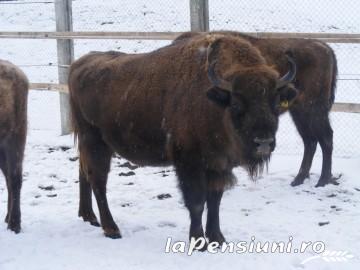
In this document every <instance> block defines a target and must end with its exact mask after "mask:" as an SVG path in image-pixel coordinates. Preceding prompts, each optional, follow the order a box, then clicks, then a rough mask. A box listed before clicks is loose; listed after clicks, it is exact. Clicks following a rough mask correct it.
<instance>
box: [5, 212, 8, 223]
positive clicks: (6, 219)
mask: <svg viewBox="0 0 360 270" xmlns="http://www.w3.org/2000/svg"><path fill="white" fill-rule="evenodd" d="M5 222H6V223H9V214H6V217H5Z"/></svg>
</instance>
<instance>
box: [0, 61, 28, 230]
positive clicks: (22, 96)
mask: <svg viewBox="0 0 360 270" xmlns="http://www.w3.org/2000/svg"><path fill="white" fill-rule="evenodd" d="M28 88H29V85H28V80H27V78H26V76H25V74H24V73H23V72H22V71H21V70H20V69H19V68H17V67H16V66H15V65H13V64H11V63H9V62H7V61H2V60H0V168H1V170H2V172H3V174H4V176H5V179H6V185H7V189H8V208H7V215H6V218H5V222H7V223H8V228H9V229H10V230H12V231H14V232H15V233H19V232H20V229H21V225H20V223H21V221H20V220H21V213H20V190H21V184H22V162H23V157H24V148H25V142H26V131H27V95H28Z"/></svg>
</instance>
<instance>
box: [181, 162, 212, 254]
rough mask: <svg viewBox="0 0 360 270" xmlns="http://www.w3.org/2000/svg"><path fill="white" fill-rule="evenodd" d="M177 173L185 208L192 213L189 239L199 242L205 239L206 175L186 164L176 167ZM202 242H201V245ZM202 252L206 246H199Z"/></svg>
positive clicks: (199, 169)
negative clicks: (203, 215)
mask: <svg viewBox="0 0 360 270" xmlns="http://www.w3.org/2000/svg"><path fill="white" fill-rule="evenodd" d="M176 172H177V175H178V178H179V183H180V188H181V191H182V193H183V198H184V201H185V206H186V207H187V208H188V210H189V212H190V219H191V224H190V233H189V238H190V240H191V239H194V240H198V239H199V238H204V239H205V236H204V230H203V226H202V214H203V211H204V205H205V201H206V193H207V183H206V179H205V173H204V171H203V170H202V169H201V168H200V167H197V166H195V165H194V164H191V165H189V166H188V165H185V164H184V163H182V164H178V165H177V166H176ZM201 242H202V241H199V243H201ZM197 248H199V249H200V248H201V250H205V249H206V246H202V247H200V246H198V247H197Z"/></svg>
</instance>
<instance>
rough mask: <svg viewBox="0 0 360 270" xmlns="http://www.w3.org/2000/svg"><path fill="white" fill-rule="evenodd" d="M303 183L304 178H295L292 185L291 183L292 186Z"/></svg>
mask: <svg viewBox="0 0 360 270" xmlns="http://www.w3.org/2000/svg"><path fill="white" fill-rule="evenodd" d="M302 184H304V180H298V179H295V180H294V181H292V182H291V184H290V185H291V186H292V187H296V186H300V185H302Z"/></svg>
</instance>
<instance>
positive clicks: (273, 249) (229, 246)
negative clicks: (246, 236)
mask: <svg viewBox="0 0 360 270" xmlns="http://www.w3.org/2000/svg"><path fill="white" fill-rule="evenodd" d="M196 250H202V251H207V252H209V253H211V254H214V253H235V254H242V253H305V252H307V251H308V252H309V251H310V252H313V253H315V254H316V255H314V256H312V257H309V258H306V259H304V260H303V261H302V262H301V264H305V263H307V262H309V261H312V260H315V259H321V260H323V261H326V262H346V261H348V260H350V259H352V258H353V257H354V256H353V255H352V254H351V253H350V252H348V251H328V250H326V248H325V243H324V242H322V241H314V242H312V241H303V242H301V244H300V245H298V246H297V247H295V246H294V245H293V237H292V236H290V237H289V239H288V241H287V242H284V241H278V242H277V241H272V242H270V241H266V242H261V241H256V239H255V237H254V236H253V237H251V241H239V242H236V243H235V242H226V243H223V244H222V245H221V246H220V245H219V244H218V243H217V242H212V243H208V242H207V241H206V239H205V238H198V239H194V238H192V239H191V240H190V242H188V243H187V242H184V241H175V242H173V241H172V238H171V237H169V238H167V241H166V246H165V252H166V253H186V254H187V255H189V256H190V255H192V254H193V252H194V251H196Z"/></svg>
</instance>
